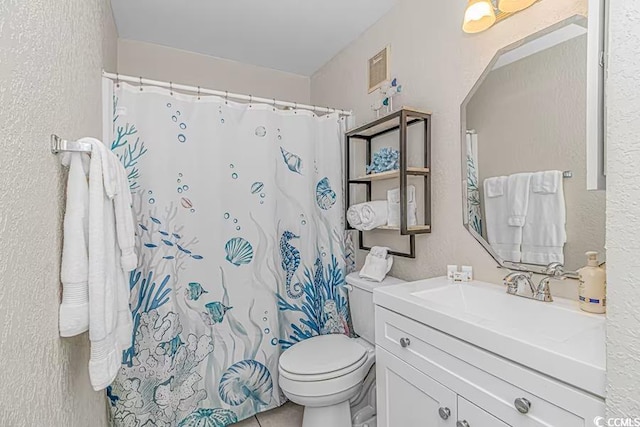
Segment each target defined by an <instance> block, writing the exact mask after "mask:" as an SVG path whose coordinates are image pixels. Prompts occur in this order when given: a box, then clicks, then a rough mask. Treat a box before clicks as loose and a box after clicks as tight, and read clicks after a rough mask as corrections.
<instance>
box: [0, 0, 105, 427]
mask: <svg viewBox="0 0 640 427" xmlns="http://www.w3.org/2000/svg"><path fill="white" fill-rule="evenodd" d="M115 40H116V33H115V26H114V24H113V21H112V18H111V9H110V7H109V4H108V2H107V1H105V0H56V1H54V0H30V1H22V0H3V1H0V123H1V126H0V127H1V128H2V140H3V141H2V154H1V156H2V168H0V189H1V192H0V242H2V244H1V245H0V343H1V345H0V363H1V368H0V369H1V372H2V380H1V381H0V402H1V404H0V425H2V426H12V427H13V426H56V427H57V426H65V427H76V426H77V427H86V426H92V427H93V426H104V425H107V421H106V411H105V398H104V394H103V393H95V392H93V391H92V390H91V387H90V385H89V380H88V375H87V362H88V338H87V336H86V335H84V336H81V337H76V338H73V339H64V340H62V339H60V338H59V337H58V302H59V300H60V282H59V279H58V278H59V263H60V245H61V224H62V217H61V212H62V208H63V186H64V183H63V174H62V168H61V166H60V165H59V163H58V159H57V158H56V157H55V156H53V155H51V153H50V152H49V147H48V143H49V134H51V133H57V134H58V135H60V136H62V137H65V138H78V137H81V136H85V135H91V136H97V137H100V136H101V69H102V67H103V60H104V61H105V66H106V67H111V68H113V67H115V65H116V64H115V62H116V51H115V47H116V44H115Z"/></svg>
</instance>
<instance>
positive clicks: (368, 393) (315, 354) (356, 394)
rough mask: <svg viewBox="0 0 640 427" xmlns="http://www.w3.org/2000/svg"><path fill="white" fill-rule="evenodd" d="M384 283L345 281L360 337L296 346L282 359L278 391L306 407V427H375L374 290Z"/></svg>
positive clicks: (353, 277) (325, 338) (390, 282)
mask: <svg viewBox="0 0 640 427" xmlns="http://www.w3.org/2000/svg"><path fill="white" fill-rule="evenodd" d="M398 283H403V281H402V280H400V279H396V278H394V277H387V278H386V279H385V280H384V281H383V282H382V283H376V282H369V281H367V280H364V279H361V278H360V277H359V276H358V273H352V274H349V275H348V276H347V286H348V288H349V306H350V309H351V320H352V321H353V329H354V332H355V333H356V334H358V335H360V338H349V337H347V336H345V335H322V336H317V337H313V338H309V339H307V340H305V341H302V342H299V343H298V344H295V345H294V346H293V347H291V348H290V349H288V350H286V351H285V352H284V353H283V354H282V356H280V362H279V372H280V388H282V391H283V392H284V394H285V395H286V396H287V398H289V400H291V401H292V402H294V403H297V404H298V405H302V406H304V417H303V421H302V427H326V426H331V427H375V426H376V419H375V415H376V409H375V400H376V395H375V369H372V368H373V364H374V362H375V345H374V343H375V332H374V306H373V289H375V288H376V287H378V286H386V285H395V284H398Z"/></svg>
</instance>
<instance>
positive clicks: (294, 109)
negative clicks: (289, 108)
mask: <svg viewBox="0 0 640 427" xmlns="http://www.w3.org/2000/svg"><path fill="white" fill-rule="evenodd" d="M297 110H298V103H297V102H294V103H293V114H298V111H297Z"/></svg>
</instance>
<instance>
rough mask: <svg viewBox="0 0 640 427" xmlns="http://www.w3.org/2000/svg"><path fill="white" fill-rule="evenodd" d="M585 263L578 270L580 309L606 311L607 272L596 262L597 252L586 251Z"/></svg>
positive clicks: (595, 311) (597, 311)
mask: <svg viewBox="0 0 640 427" xmlns="http://www.w3.org/2000/svg"><path fill="white" fill-rule="evenodd" d="M586 255H587V265H586V266H585V267H582V268H581V269H580V270H578V276H579V280H580V285H579V287H578V290H579V298H580V309H582V310H584V311H588V312H589V313H599V314H602V313H604V312H605V311H606V292H607V273H606V271H605V269H604V268H602V267H600V266H599V264H598V252H587V253H586Z"/></svg>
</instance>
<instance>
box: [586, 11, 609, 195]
mask: <svg viewBox="0 0 640 427" xmlns="http://www.w3.org/2000/svg"><path fill="white" fill-rule="evenodd" d="M606 15H607V4H606V2H605V0H589V17H588V29H589V31H588V33H587V190H604V189H605V188H606V185H607V180H606V173H607V170H606V164H607V163H606V157H605V153H606V150H605V144H606V139H605V132H604V129H605V127H604V124H605V122H604V121H605V116H604V75H605V58H606V55H605V50H606V41H605V34H606V23H607V16H606Z"/></svg>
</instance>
